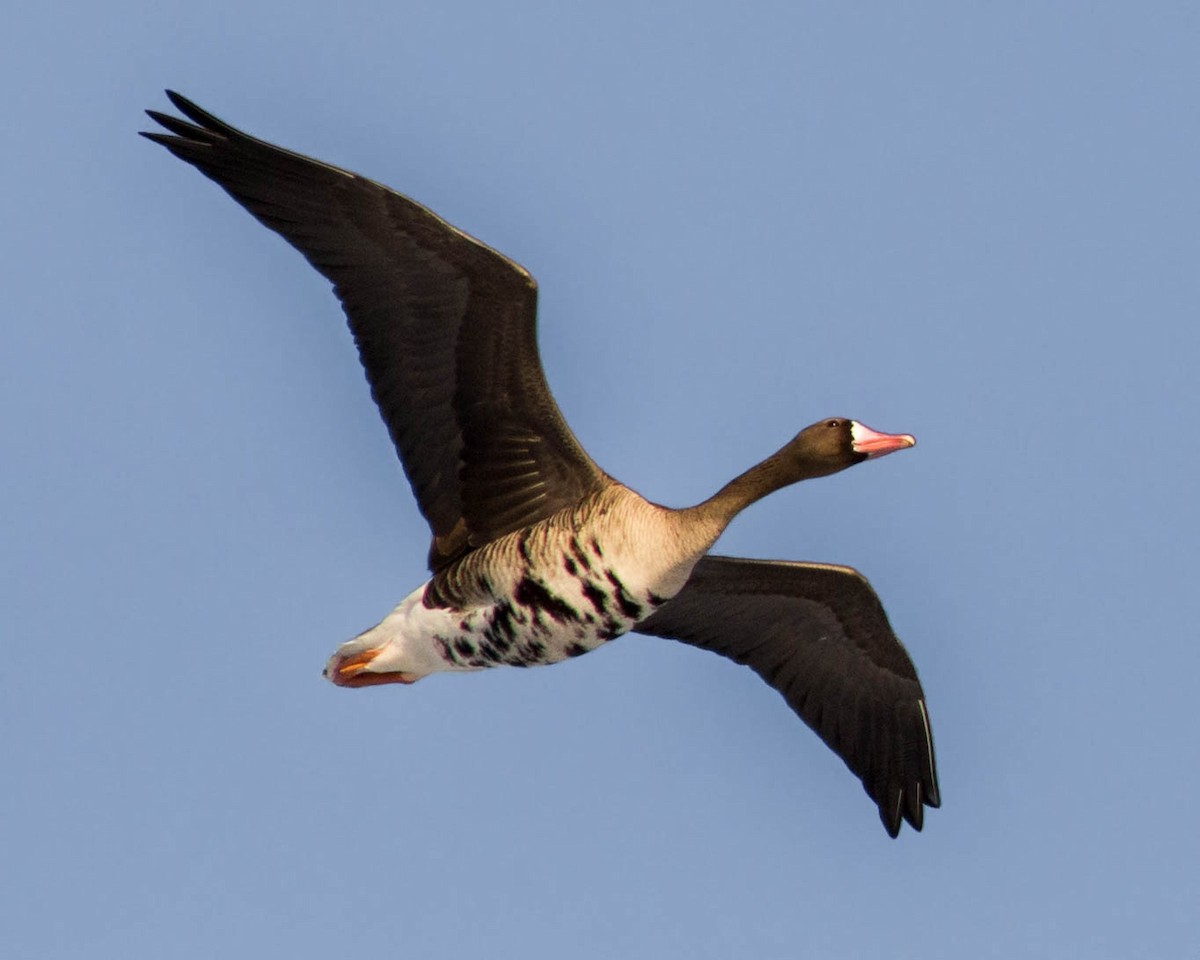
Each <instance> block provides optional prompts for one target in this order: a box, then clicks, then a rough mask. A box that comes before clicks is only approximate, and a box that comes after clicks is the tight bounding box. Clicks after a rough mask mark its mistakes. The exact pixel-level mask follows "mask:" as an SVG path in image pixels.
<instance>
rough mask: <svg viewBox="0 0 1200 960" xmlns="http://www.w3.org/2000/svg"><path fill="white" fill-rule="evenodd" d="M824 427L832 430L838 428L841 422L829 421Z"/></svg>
mask: <svg viewBox="0 0 1200 960" xmlns="http://www.w3.org/2000/svg"><path fill="white" fill-rule="evenodd" d="M825 426H827V427H829V428H830V429H833V428H835V427H840V426H841V421H839V420H829V421H826V423H825Z"/></svg>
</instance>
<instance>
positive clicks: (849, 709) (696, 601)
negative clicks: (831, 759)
mask: <svg viewBox="0 0 1200 960" xmlns="http://www.w3.org/2000/svg"><path fill="white" fill-rule="evenodd" d="M634 629H635V630H637V631H639V632H640V633H649V634H653V635H655V636H658V637H667V638H670V639H673V640H682V641H683V642H684V643H689V644H691V645H692V646H694V647H702V648H704V649H705V650H712V651H713V652H714V653H719V654H721V656H723V657H728V658H729V659H731V660H735V661H737V662H738V663H743V664H746V665H747V666H749V667H750V668H751V669H752V670H754V672H755V673H757V674H758V675H759V676H760V677H762V678H763V679H764V680H766V681H767V683H769V684H770V685H771V686H772V687H774V688H775V689H776V690H778V691H779V692H780V693H782V694H783V696H784V699H786V700H787V702H788V704H789V705H790V706H791V708H792V709H793V710H795V711H796V713H797V714H799V715H800V717H801V718H802V719H803V720H804V722H805V723H807V724H808V725H809V726H810V727H812V728H813V730H815V731H816V732H817V734H818V735H819V736H820V737H821V739H822V740H824V741H825V743H826V744H827V745H828V746H829V747H830V748H832V750H833V751H834V753H836V754H837V755H838V756H839V757H841V758H842V759H843V760H844V761H845V762H846V766H848V767H849V768H850V769H851V770H852V771H853V772H854V773H855V774H856V775H857V776H858V777H859V778H860V779H861V780H862V782H863V786H864V787H865V788H866V791H867V794H868V795H869V796H870V797H871V799H872V800H874V801H875V802H876V803H877V804H879V816H880V818H881V819H882V820H883V825H884V827H885V828H886V829H887V832H888V833H889V834H891V835H892V836H893V837H894V836H896V834H897V833H899V831H900V819H901V817H903V818H904V819H905V820H907V821H908V822H909V823H910V824H912V825H913V827H915V828H916V829H917V830H920V829H921V823H922V820H923V816H922V814H923V810H922V806H923V805H924V806H930V807H936V806H939V805H940V803H941V797H940V795H939V793H938V785H937V771H936V768H935V765H934V759H933V736H932V734H931V732H930V727H929V714H928V711H927V710H926V707H925V694H924V692H923V691H922V690H921V684H920V682H919V681H918V680H917V672H916V670H915V669H914V668H913V664H912V660H910V659H909V657H908V653H907V652H906V651H905V649H904V647H903V646H902V645H901V644H900V641H899V640H897V639H896V635H895V634H894V633H892V628H891V625H890V624H889V623H888V619H887V614H885V613H884V612H883V606H882V605H881V604H880V602H879V598H878V597H877V596H876V595H875V591H874V590H872V589H871V585H870V584H869V583H867V581H866V580H865V579H863V577H862V576H861V575H860V574H859V573H858V572H857V571H855V570H852V569H850V568H849V567H835V566H825V565H823V564H815V563H785V562H776V561H766V560H740V559H736V558H733V557H705V558H703V559H702V560H701V561H700V562H699V563H698V564H697V565H696V568H695V570H693V571H692V575H691V577H690V578H689V580H688V582H687V583H686V584H685V585H684V587H683V589H682V590H681V591H680V592H679V593H678V594H676V595H675V597H673V598H672V599H671V600H668V601H667V602H666V603H664V604H663V605H662V606H661V607H660V608H659V609H658V610H656V611H655V612H654V613H653V614H652V615H651V616H650V617H648V618H646V619H645V620H643V621H642V622H641V623H639V624H638V625H637V626H636V627H634Z"/></svg>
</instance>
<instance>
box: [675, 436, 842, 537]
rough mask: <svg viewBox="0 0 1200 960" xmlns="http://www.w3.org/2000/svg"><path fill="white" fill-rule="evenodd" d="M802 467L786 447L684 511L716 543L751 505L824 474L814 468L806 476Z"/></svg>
mask: <svg viewBox="0 0 1200 960" xmlns="http://www.w3.org/2000/svg"><path fill="white" fill-rule="evenodd" d="M802 466H803V464H802V463H800V462H797V460H796V458H795V456H794V454H791V455H789V451H788V448H787V447H784V448H783V449H782V450H779V451H777V452H775V453H773V454H771V456H769V457H767V459H766V460H763V461H762V462H761V463H757V464H755V465H754V466H753V467H751V468H750V469H749V470H747V471H746V472H745V473H743V474H740V475H739V476H737V477H734V478H733V479H732V480H730V481H729V482H728V483H727V484H725V486H723V487H722V488H721V489H720V490H718V491H717V492H716V493H714V494H713V495H712V496H711V497H709V498H708V499H707V500H705V501H704V502H703V503H698V504H696V506H694V507H688V508H687V509H686V510H684V511H682V512H683V513H685V514H687V515H688V517H687V522H688V523H689V524H695V525H696V527H697V528H699V529H700V530H703V531H704V532H705V534H706V535H710V536H711V539H712V540H715V539H716V538H717V537H718V536H720V534H721V531H723V530H724V529H725V527H727V526H728V525H729V522H730V521H731V520H732V519H733V518H734V517H736V516H737V515H738V514H739V513H741V512H742V511H743V510H745V509H746V508H747V507H748V506H750V504H752V503H754V502H756V501H758V500H761V499H762V498H763V497H765V496H767V495H768V494H771V493H774V492H775V491H776V490H781V489H783V488H784V487H787V486H791V484H793V483H796V482H797V481H799V480H803V479H805V478H806V477H808V476H819V475H820V474H821V472H822V471H820V470H819V469H814V470H813V471H812V473H811V474H810V473H806V472H805V471H804V470H803V469H802ZM710 542H711V541H710Z"/></svg>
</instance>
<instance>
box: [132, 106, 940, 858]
mask: <svg viewBox="0 0 1200 960" xmlns="http://www.w3.org/2000/svg"><path fill="white" fill-rule="evenodd" d="M167 96H168V98H169V99H170V100H171V102H172V103H173V104H174V106H175V107H176V108H177V109H178V111H179V112H180V113H181V114H182V115H183V117H186V120H185V119H181V118H179V117H176V116H173V115H170V114H165V113H161V112H159V111H155V110H147V111H146V112H147V114H148V115H149V116H150V118H151V119H152V120H154V121H155V122H156V123H157V124H159V125H160V126H161V127H162V128H164V129H165V130H166V131H167V132H166V133H163V132H161V131H158V130H156V131H154V132H145V131H143V132H142V136H145V137H147V138H148V139H150V140H152V141H154V142H155V143H158V144H161V145H162V146H164V147H166V149H167V150H169V151H170V152H171V153H172V154H174V155H175V156H176V157H178V158H179V159H181V160H184V161H186V162H187V163H190V164H191V165H192V166H194V167H196V168H197V169H198V170H199V171H200V172H201V173H203V174H204V175H205V176H207V177H208V178H210V179H211V180H213V181H215V182H216V183H217V184H218V185H220V186H221V187H222V188H223V189H224V190H225V191H226V192H227V193H228V194H229V195H230V196H231V197H233V199H234V200H236V201H237V202H238V203H239V204H241V205H242V206H243V207H245V208H246V210H247V211H249V212H250V213H251V214H252V215H253V216H254V217H255V218H256V219H258V221H259V222H260V223H262V224H263V225H265V226H266V227H268V228H270V229H271V230H273V231H275V232H276V233H278V234H280V235H281V236H282V237H283V238H284V239H285V240H286V241H287V242H288V243H290V244H291V245H292V246H293V247H295V248H296V249H298V250H299V251H300V252H301V253H302V254H303V255H304V257H305V258H306V259H307V260H308V262H309V263H311V264H312V265H313V267H315V268H316V269H317V271H319V272H320V273H321V274H322V275H323V276H324V277H325V278H326V279H327V280H329V281H330V282H331V283H332V284H333V288H334V292H335V293H336V295H337V297H338V298H339V300H340V301H341V303H342V306H343V308H344V310H345V313H346V316H347V318H348V322H349V327H350V330H351V332H352V334H353V336H354V340H355V343H356V345H357V348H358V352H359V357H360V359H361V362H362V365H363V367H364V370H365V372H366V377H367V380H368V382H369V385H370V388H371V393H372V396H373V398H374V400H375V402H376V404H377V405H378V407H379V410H380V413H381V415H382V417H383V420H384V423H385V425H386V426H387V429H388V432H389V433H390V435H391V438H392V442H393V443H394V445H395V447H396V451H397V453H398V454H399V457H400V462H401V464H402V466H403V469H404V472H405V474H406V476H407V478H408V481H409V483H410V484H411V487H412V490H413V493H414V494H415V496H416V499H417V502H418V504H419V506H420V509H421V512H422V514H423V515H424V517H425V519H426V520H427V521H428V523H429V527H430V529H431V531H432V542H431V544H430V548H429V556H428V565H429V570H430V573H431V577H430V579H429V580H428V581H427V582H425V583H423V584H422V585H421V586H419V587H417V589H415V590H414V591H413V592H412V593H410V594H409V595H408V596H407V597H405V598H404V599H403V600H402V601H400V603H399V604H398V605H397V606H396V607H395V608H394V609H393V610H392V611H391V612H390V613H389V614H388V615H387V616H386V617H384V619H383V620H382V621H381V622H380V623H379V624H378V625H377V626H375V627H372V628H371V629H370V630H367V631H365V632H364V633H361V634H359V635H358V636H356V637H354V638H352V639H350V640H348V641H346V642H345V643H343V644H341V645H340V646H339V647H338V648H337V649H336V650H335V652H334V653H333V655H332V656H331V657H330V658H329V661H328V663H327V664H326V667H325V673H324V675H325V676H326V677H328V678H329V679H330V680H331V681H333V683H335V684H338V685H339V686H343V687H366V686H374V685H379V684H391V683H400V684H410V683H413V682H415V681H417V680H419V679H421V678H422V677H425V676H428V675H429V674H432V673H439V672H462V671H474V670H481V669H485V668H490V667H495V666H500V665H512V666H523V667H527V666H533V665H538V664H550V663H556V662H559V661H563V660H566V659H569V658H572V657H576V656H579V655H581V654H584V653H587V652H589V651H591V650H594V649H596V648H597V647H599V646H601V645H602V644H604V643H606V642H607V641H609V640H612V639H614V638H615V637H618V636H620V635H622V634H625V633H629V632H637V633H642V634H649V635H652V636H657V637H665V638H668V639H673V640H678V641H681V642H683V643H685V644H689V645H691V646H694V647H699V648H701V649H705V650H710V651H713V652H715V653H717V654H720V655H721V656H724V657H727V658H729V659H731V660H733V661H735V662H737V663H739V664H744V665H746V666H748V667H750V668H751V669H752V670H753V671H755V672H756V673H757V674H758V675H759V676H761V677H762V678H763V680H765V681H766V682H767V683H768V684H769V685H770V686H772V687H774V688H775V689H776V690H777V691H779V692H780V693H781V694H782V695H783V697H784V698H785V700H786V701H787V703H788V705H789V706H790V707H791V708H792V709H793V710H794V711H795V712H796V713H797V714H798V715H799V716H800V717H801V719H803V720H804V722H805V723H807V724H808V725H809V726H810V727H811V728H812V729H813V730H814V731H815V732H816V733H817V734H818V735H819V736H820V737H821V739H822V740H823V741H824V742H825V743H826V744H827V745H828V746H829V747H830V748H832V749H833V750H834V752H836V753H837V754H838V756H840V757H841V759H842V760H843V761H844V762H845V763H846V765H847V766H848V767H849V768H850V770H851V771H852V772H853V773H854V774H855V775H857V776H858V777H859V778H860V779H861V781H862V784H863V787H864V789H865V790H866V792H867V794H868V796H870V798H871V799H872V800H873V801H874V802H875V803H876V804H877V805H878V808H879V816H880V819H881V820H882V821H883V825H884V827H885V829H886V830H887V832H888V834H889V835H890V836H892V837H895V836H897V834H898V833H899V831H900V826H901V821H902V820H904V821H907V822H908V823H909V824H910V825H911V826H912V827H913V828H915V829H916V830H920V829H921V826H922V822H923V815H924V807H927V806H928V807H937V806H939V805H940V803H941V799H940V794H939V790H938V784H937V774H936V770H935V764H934V752H933V738H932V734H931V730H930V723H929V713H928V710H927V708H926V704H925V694H924V692H923V690H922V688H921V684H920V681H919V680H918V678H917V673H916V670H915V669H914V667H913V663H912V660H911V659H910V658H909V655H908V653H907V652H906V650H905V649H904V647H903V646H902V645H901V643H900V641H899V640H898V639H897V638H896V636H895V634H894V633H893V631H892V628H891V626H890V624H889V622H888V618H887V615H886V613H885V612H884V610H883V607H882V606H881V604H880V601H879V599H878V597H877V596H876V594H875V592H874V590H873V589H872V588H871V586H870V585H869V584H868V582H867V581H866V580H865V579H864V578H863V577H862V576H861V575H860V574H859V573H858V572H857V571H855V570H853V569H851V568H849V567H842V566H834V565H831V564H822V563H800V562H783V561H765V560H751V559H742V558H737V557H722V556H711V555H709V553H708V551H709V549H710V548H711V547H712V546H713V544H714V542H715V541H716V540H717V538H718V537H719V536H720V534H721V533H722V531H723V530H724V529H725V528H726V526H727V525H728V524H729V522H730V521H731V520H732V519H733V518H734V517H735V516H736V515H737V514H738V513H739V512H741V511H742V510H744V509H745V508H746V507H748V506H749V505H750V504H752V503H754V502H755V501H757V500H759V499H761V498H762V497H765V496H767V495H768V494H770V493H772V492H773V491H776V490H779V489H780V488H782V487H786V486H788V485H790V484H793V483H797V482H799V481H801V480H808V479H813V478H816V477H823V476H828V475H830V474H834V473H837V472H838V471H841V470H845V469H846V468H848V467H850V466H853V465H854V464H857V463H861V462H863V461H866V460H871V459H878V458H879V457H882V456H884V455H886V454H888V453H892V452H894V451H897V450H902V449H905V448H908V447H911V446H913V444H914V443H915V440H914V439H913V437H912V436H910V435H908V434H886V433H880V432H878V431H875V430H872V429H870V428H868V427H866V426H864V425H863V424H861V423H859V422H857V421H855V420H851V419H847V418H844V417H831V418H826V419H823V420H819V421H817V422H815V423H814V424H812V425H811V426H808V427H806V428H804V429H803V430H801V431H800V432H799V433H798V434H797V435H796V436H795V437H794V438H793V439H792V440H790V441H789V442H788V443H786V444H785V445H784V446H783V447H782V448H780V449H779V450H778V451H777V452H775V453H774V454H772V455H771V456H769V457H767V458H766V459H765V460H763V461H762V462H761V463H759V464H757V465H756V466H754V467H751V468H750V469H749V470H747V471H746V472H745V473H742V474H741V475H740V476H738V477H736V478H735V479H733V480H732V481H730V482H729V483H728V484H726V485H725V486H724V487H722V488H721V489H720V490H718V491H717V492H716V493H715V494H714V495H713V496H711V497H710V498H708V499H707V500H705V501H704V502H702V503H699V504H697V505H695V506H692V507H687V508H685V509H678V510H677V509H670V508H667V507H663V506H660V505H658V504H656V503H653V502H651V501H649V500H646V499H644V498H643V497H642V496H641V495H639V494H638V493H636V492H634V491H633V490H631V489H630V488H629V487H626V486H624V485H623V484H621V483H619V482H618V481H616V480H614V479H613V478H612V477H611V476H609V475H608V474H607V473H605V472H604V471H603V470H601V469H600V467H598V466H597V465H596V463H595V462H593V460H592V459H591V457H589V456H588V454H587V453H586V452H585V451H584V449H583V448H582V447H581V446H580V444H579V442H578V441H577V440H576V439H575V436H574V435H573V434H572V432H571V430H570V428H569V427H568V426H567V424H566V422H565V421H564V419H563V417H562V415H561V414H560V412H559V410H558V407H557V405H556V404H555V402H554V399H553V397H552V396H551V394H550V390H549V387H548V386H547V383H546V379H545V375H544V373H543V371H542V366H541V361H540V359H539V356H538V348H537V340H536V314H537V284H536V283H535V282H534V279H533V277H532V276H531V275H530V274H529V272H528V271H526V270H525V269H524V268H523V267H521V266H519V265H518V264H516V263H514V262H513V261H511V260H509V259H508V258H506V257H504V256H503V255H501V254H500V253H498V252H496V251H495V250H492V249H491V248H490V247H487V246H485V245H484V244H483V243H481V242H480V241H478V240H476V239H475V238H473V237H471V236H468V235H467V234H466V233H464V232H462V231H461V230H458V229H456V228H455V227H453V226H451V225H450V224H449V223H447V222H446V221H444V220H442V219H441V218H440V217H438V216H437V215H436V214H434V213H433V212H432V211H430V210H429V209H427V208H425V207H423V206H421V205H420V204H418V203H416V202H414V201H413V200H410V199H409V198H407V197H404V196H402V195H400V194H398V193H396V192H394V191H392V190H390V189H388V188H387V187H385V186H383V185H381V184H379V183H375V182H373V181H371V180H368V179H366V178H364V177H361V176H359V175H357V174H354V173H351V172H349V171H346V170H342V169H339V168H338V167H334V166H330V165H329V164H326V163H321V162H320V161H318V160H314V159H311V158H309V157H305V156H302V155H301V154H298V153H293V152H291V151H289V150H285V149H282V148H280V147H277V146H273V145H272V144H269V143H266V142H264V141H262V140H257V139H255V138H253V137H251V136H249V135H247V134H245V133H243V132H241V131H240V130H237V129H235V128H234V127H232V126H230V125H228V124H226V123H224V122H223V121H221V120H219V119H217V118H216V117H215V116H213V115H212V114H211V113H208V112H207V111H205V110H203V109H201V108H200V107H198V106H197V105H196V104H194V103H192V102H191V101H190V100H188V99H186V98H184V97H182V96H180V95H179V94H177V93H174V92H173V91H167Z"/></svg>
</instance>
